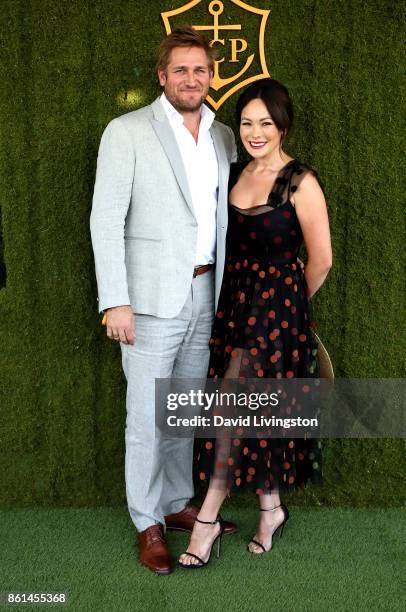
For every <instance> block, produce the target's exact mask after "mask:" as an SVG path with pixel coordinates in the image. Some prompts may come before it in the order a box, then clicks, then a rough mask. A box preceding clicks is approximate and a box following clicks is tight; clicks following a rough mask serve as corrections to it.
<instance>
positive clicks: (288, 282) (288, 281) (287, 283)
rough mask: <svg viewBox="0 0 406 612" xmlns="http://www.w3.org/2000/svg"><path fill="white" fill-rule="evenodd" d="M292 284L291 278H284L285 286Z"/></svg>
mask: <svg viewBox="0 0 406 612" xmlns="http://www.w3.org/2000/svg"><path fill="white" fill-rule="evenodd" d="M292 283H293V278H292V277H291V276H287V277H286V278H285V285H291V284H292Z"/></svg>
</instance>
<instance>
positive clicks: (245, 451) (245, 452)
mask: <svg viewBox="0 0 406 612" xmlns="http://www.w3.org/2000/svg"><path fill="white" fill-rule="evenodd" d="M242 452H243V453H244V455H248V446H244V448H243V450H242Z"/></svg>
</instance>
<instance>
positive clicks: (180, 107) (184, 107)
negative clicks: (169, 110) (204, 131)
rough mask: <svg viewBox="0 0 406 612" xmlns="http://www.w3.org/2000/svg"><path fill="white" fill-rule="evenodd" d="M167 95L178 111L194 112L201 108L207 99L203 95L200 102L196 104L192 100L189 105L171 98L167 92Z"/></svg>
mask: <svg viewBox="0 0 406 612" xmlns="http://www.w3.org/2000/svg"><path fill="white" fill-rule="evenodd" d="M166 97H167V98H168V100H169V102H170V103H171V104H172V106H173V107H174V108H175V109H176V110H177V111H178V113H194V112H196V111H198V110H199V109H200V107H201V105H202V104H203V102H204V100H205V97H203V96H202V97H201V98H200V100H199V102H196V104H194V103H192V102H191V103H190V104H189V105H188V104H183V103H182V102H181V101H179V100H174V99H173V98H169V97H168V95H167V94H166Z"/></svg>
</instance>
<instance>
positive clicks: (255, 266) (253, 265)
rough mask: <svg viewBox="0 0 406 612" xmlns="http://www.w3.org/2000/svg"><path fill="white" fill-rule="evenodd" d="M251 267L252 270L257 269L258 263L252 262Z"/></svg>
mask: <svg viewBox="0 0 406 612" xmlns="http://www.w3.org/2000/svg"><path fill="white" fill-rule="evenodd" d="M252 269H253V270H254V271H256V270H258V269H259V264H257V263H254V264H252Z"/></svg>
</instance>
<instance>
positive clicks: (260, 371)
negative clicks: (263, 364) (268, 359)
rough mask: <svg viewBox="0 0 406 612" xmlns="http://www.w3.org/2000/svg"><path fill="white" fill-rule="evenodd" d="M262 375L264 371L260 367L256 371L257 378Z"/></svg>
mask: <svg viewBox="0 0 406 612" xmlns="http://www.w3.org/2000/svg"><path fill="white" fill-rule="evenodd" d="M263 375H264V371H263V370H262V369H261V370H258V371H257V376H258V378H262V377H263Z"/></svg>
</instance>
